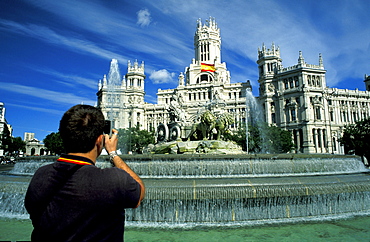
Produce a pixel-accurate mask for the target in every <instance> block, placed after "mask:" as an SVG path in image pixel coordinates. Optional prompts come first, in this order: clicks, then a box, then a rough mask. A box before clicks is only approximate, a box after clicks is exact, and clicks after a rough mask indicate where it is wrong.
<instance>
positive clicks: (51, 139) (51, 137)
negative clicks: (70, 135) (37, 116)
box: [44, 132, 64, 155]
mask: <svg viewBox="0 0 370 242" xmlns="http://www.w3.org/2000/svg"><path fill="white" fill-rule="evenodd" d="M44 145H45V148H46V149H47V150H48V151H50V153H51V154H54V155H55V154H59V155H60V154H61V153H63V152H64V146H63V142H62V138H61V137H60V134H59V132H56V133H54V132H53V133H50V134H48V135H47V136H46V137H45V139H44Z"/></svg>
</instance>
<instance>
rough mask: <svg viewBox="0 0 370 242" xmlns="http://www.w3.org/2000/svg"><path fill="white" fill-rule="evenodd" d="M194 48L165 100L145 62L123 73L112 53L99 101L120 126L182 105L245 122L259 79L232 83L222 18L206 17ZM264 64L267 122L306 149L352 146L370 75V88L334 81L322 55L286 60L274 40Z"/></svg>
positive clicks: (154, 119)
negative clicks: (148, 85) (348, 128)
mask: <svg viewBox="0 0 370 242" xmlns="http://www.w3.org/2000/svg"><path fill="white" fill-rule="evenodd" d="M194 49H195V58H194V59H193V60H192V61H191V63H190V65H189V66H188V67H186V68H185V72H184V73H180V75H179V77H178V86H177V87H176V88H174V89H166V90H161V89H159V90H158V93H157V104H151V103H145V102H144V95H145V91H144V83H145V74H144V63H141V64H139V63H138V62H137V61H135V62H134V64H131V63H130V62H128V66H127V73H126V75H125V76H124V77H121V75H120V72H119V68H118V63H117V60H112V62H111V67H110V71H109V74H108V76H104V78H103V80H100V81H99V87H98V92H97V96H98V107H100V108H101V109H102V111H103V113H104V115H105V116H106V117H107V118H109V119H111V120H113V121H114V126H115V127H116V128H128V127H133V126H136V125H138V124H139V125H140V127H142V128H144V129H147V130H150V129H155V128H156V127H157V126H158V125H159V124H160V123H163V124H166V123H169V122H170V120H171V119H173V117H170V112H169V110H175V111H176V112H175V113H176V114H177V115H176V117H175V119H176V121H178V122H190V123H191V122H194V121H196V119H197V118H198V114H199V113H201V112H203V111H204V110H205V109H211V110H212V111H213V112H214V113H216V114H217V113H222V112H228V113H230V114H232V115H233V117H234V119H235V124H234V125H232V127H231V128H232V129H237V128H238V125H244V124H245V121H246V117H248V112H249V111H248V110H249V108H247V106H246V101H247V96H249V95H248V94H250V90H251V86H250V83H249V81H246V82H242V83H231V82H230V73H229V71H228V69H227V67H226V63H225V62H221V36H220V29H219V28H218V27H217V24H216V22H215V20H214V19H212V18H210V19H209V20H208V21H206V23H205V24H202V22H201V21H200V20H198V23H197V29H196V32H195V37H194ZM257 64H258V68H259V79H258V82H259V85H260V87H259V97H257V100H258V101H259V103H260V104H261V105H262V109H263V113H264V115H263V116H264V119H265V121H266V122H267V123H269V124H275V125H276V126H278V127H281V128H283V129H286V130H289V131H291V132H292V136H293V139H294V143H295V145H296V152H298V153H344V151H343V148H342V147H341V146H340V145H339V142H338V139H339V138H340V137H341V135H342V132H343V128H344V126H345V125H346V124H349V123H353V122H356V121H358V120H361V119H364V118H366V117H369V116H370V77H368V76H365V85H366V90H367V91H359V90H357V89H356V90H347V89H337V88H328V87H327V86H326V79H325V73H326V70H325V69H324V65H323V60H322V57H321V54H320V55H319V64H318V65H312V64H307V63H306V62H305V61H304V58H303V55H302V53H301V52H300V53H299V58H298V63H297V65H294V66H290V67H283V66H282V59H281V58H280V48H279V47H277V46H275V45H274V44H272V46H271V48H269V49H268V48H266V46H264V45H263V46H262V48H261V49H259V50H258V60H257ZM168 131H169V133H171V132H172V131H171V130H168ZM182 137H184V134H183V135H182Z"/></svg>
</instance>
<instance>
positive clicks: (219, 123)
mask: <svg viewBox="0 0 370 242" xmlns="http://www.w3.org/2000/svg"><path fill="white" fill-rule="evenodd" d="M233 123H234V119H233V117H232V116H231V114H229V113H223V114H221V115H220V116H219V117H218V118H217V119H216V121H215V125H214V128H215V129H216V137H215V139H216V140H220V139H221V136H223V135H224V134H225V133H227V132H228V131H229V126H230V125H231V124H233Z"/></svg>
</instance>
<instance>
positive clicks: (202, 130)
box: [188, 110, 216, 141]
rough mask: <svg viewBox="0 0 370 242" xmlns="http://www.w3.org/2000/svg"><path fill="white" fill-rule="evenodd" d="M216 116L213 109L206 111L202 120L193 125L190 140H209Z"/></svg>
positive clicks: (201, 117)
mask: <svg viewBox="0 0 370 242" xmlns="http://www.w3.org/2000/svg"><path fill="white" fill-rule="evenodd" d="M215 121H216V117H215V116H214V115H213V114H212V113H211V111H208V110H207V111H206V112H204V113H203V114H202V115H201V116H200V122H197V123H195V124H193V125H192V127H191V131H190V134H189V136H188V141H190V140H191V139H194V140H202V139H203V140H208V138H209V137H210V135H211V132H212V130H213V128H214V127H215Z"/></svg>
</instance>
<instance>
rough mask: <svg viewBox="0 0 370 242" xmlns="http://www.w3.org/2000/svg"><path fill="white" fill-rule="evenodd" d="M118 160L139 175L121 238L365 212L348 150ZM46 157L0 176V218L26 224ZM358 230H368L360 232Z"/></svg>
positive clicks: (368, 196) (369, 204) (363, 185)
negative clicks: (137, 201)
mask: <svg viewBox="0 0 370 242" xmlns="http://www.w3.org/2000/svg"><path fill="white" fill-rule="evenodd" d="M123 158H124V159H125V160H126V161H127V163H128V164H129V166H130V167H132V169H133V170H134V171H135V172H137V173H138V174H139V175H140V176H141V177H143V181H144V183H145V185H146V188H147V193H146V198H145V200H144V201H143V203H142V205H141V206H140V207H139V208H138V209H135V210H132V209H128V210H127V212H126V217H127V219H126V220H127V227H128V228H129V230H128V232H127V234H126V236H130V231H131V232H132V234H135V236H136V235H138V234H140V233H144V234H145V233H146V232H143V230H144V231H151V232H152V233H154V234H157V233H158V234H162V235H161V236H169V238H170V237H172V236H170V235H172V233H171V231H176V232H175V233H174V234H178V236H180V237H179V238H182V237H181V236H182V234H189V236H190V237H191V236H196V234H197V235H200V234H202V233H203V234H206V232H205V231H211V232H210V234H212V233H213V234H215V235H216V234H219V233H222V232H224V233H225V234H226V235H227V234H229V236H233V234H234V233H240V236H242V234H244V235H243V236H246V237H248V233H249V232H248V231H250V230H258V228H256V226H262V227H264V226H267V225H268V227H264V228H265V229H267V228H269V229H270V227H275V229H279V228H281V227H284V226H298V225H297V224H306V223H310V222H312V221H316V223H326V222H324V221H332V220H335V221H336V219H338V218H342V219H343V218H349V217H353V216H366V215H368V214H369V213H370V175H369V173H368V169H366V168H365V167H364V165H363V164H362V163H361V160H360V159H359V158H358V157H355V156H333V155H327V156H325V155H320V156H315V155H314V156H309V157H303V156H297V155H295V156H292V155H290V156H288V155H285V156H283V155H280V156H273V155H259V156H255V155H243V156H241V155H240V156H230V155H229V156H227V155H223V156H204V157H202V156H199V155H197V156H195V155H189V156H185V155H181V156H179V155H177V156H123ZM180 158H181V159H180ZM54 160H55V157H51V158H45V157H43V158H38V159H35V158H30V159H25V160H24V161H23V162H18V163H17V164H15V166H14V168H13V169H12V170H11V171H7V172H5V171H4V172H2V173H1V174H0V198H1V202H0V217H1V218H2V222H1V223H5V224H7V222H4V221H8V222H9V223H14V224H18V225H19V224H29V221H28V220H27V219H28V215H27V213H26V211H25V209H24V206H23V201H24V194H25V191H26V189H27V186H28V183H29V180H30V179H31V177H32V174H33V173H34V172H35V170H36V169H37V168H38V167H40V166H41V165H45V164H49V163H51V162H53V161H54ZM97 166H99V167H102V168H104V167H108V166H109V163H108V162H106V161H104V159H101V160H99V161H98V163H97ZM366 218H367V217H365V218H364V219H365V220H366ZM22 221H23V222H22ZM292 223H294V225H293V224H292ZM327 223H331V222H327ZM286 224H290V225H286ZM18 225H15V226H18ZM19 226H21V225H19ZM27 226H28V225H27ZM312 226H313V225H312ZM1 227H2V226H1ZM201 228H202V229H201ZM158 229H159V230H158ZM228 229H229V230H228ZM158 231H164V232H158ZM191 231H193V232H191ZM195 231H197V232H195ZM361 231H362V230H359V232H361ZM151 232H148V233H151ZM362 232H363V233H364V234H366V233H367V234H368V230H364V231H362ZM163 233H164V234H163ZM287 233H288V232H287ZM135 236H134V237H135ZM250 236H252V235H250ZM153 238H155V236H154V237H153ZM179 238H177V239H179ZM205 238H206V237H205ZM205 238H204V239H205ZM230 238H231V237H230ZM0 239H1V237H0ZM133 241H135V240H133ZM136 241H139V240H136ZM143 241H150V240H143ZM152 241H154V240H152ZM158 241H162V240H161V239H158ZM168 241H187V239H184V240H181V239H180V240H176V239H175V238H174V239H171V240H168ZM198 241H199V240H198ZM203 241H206V240H203ZM228 241H232V239H230V240H228ZM234 241H237V240H234Z"/></svg>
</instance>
